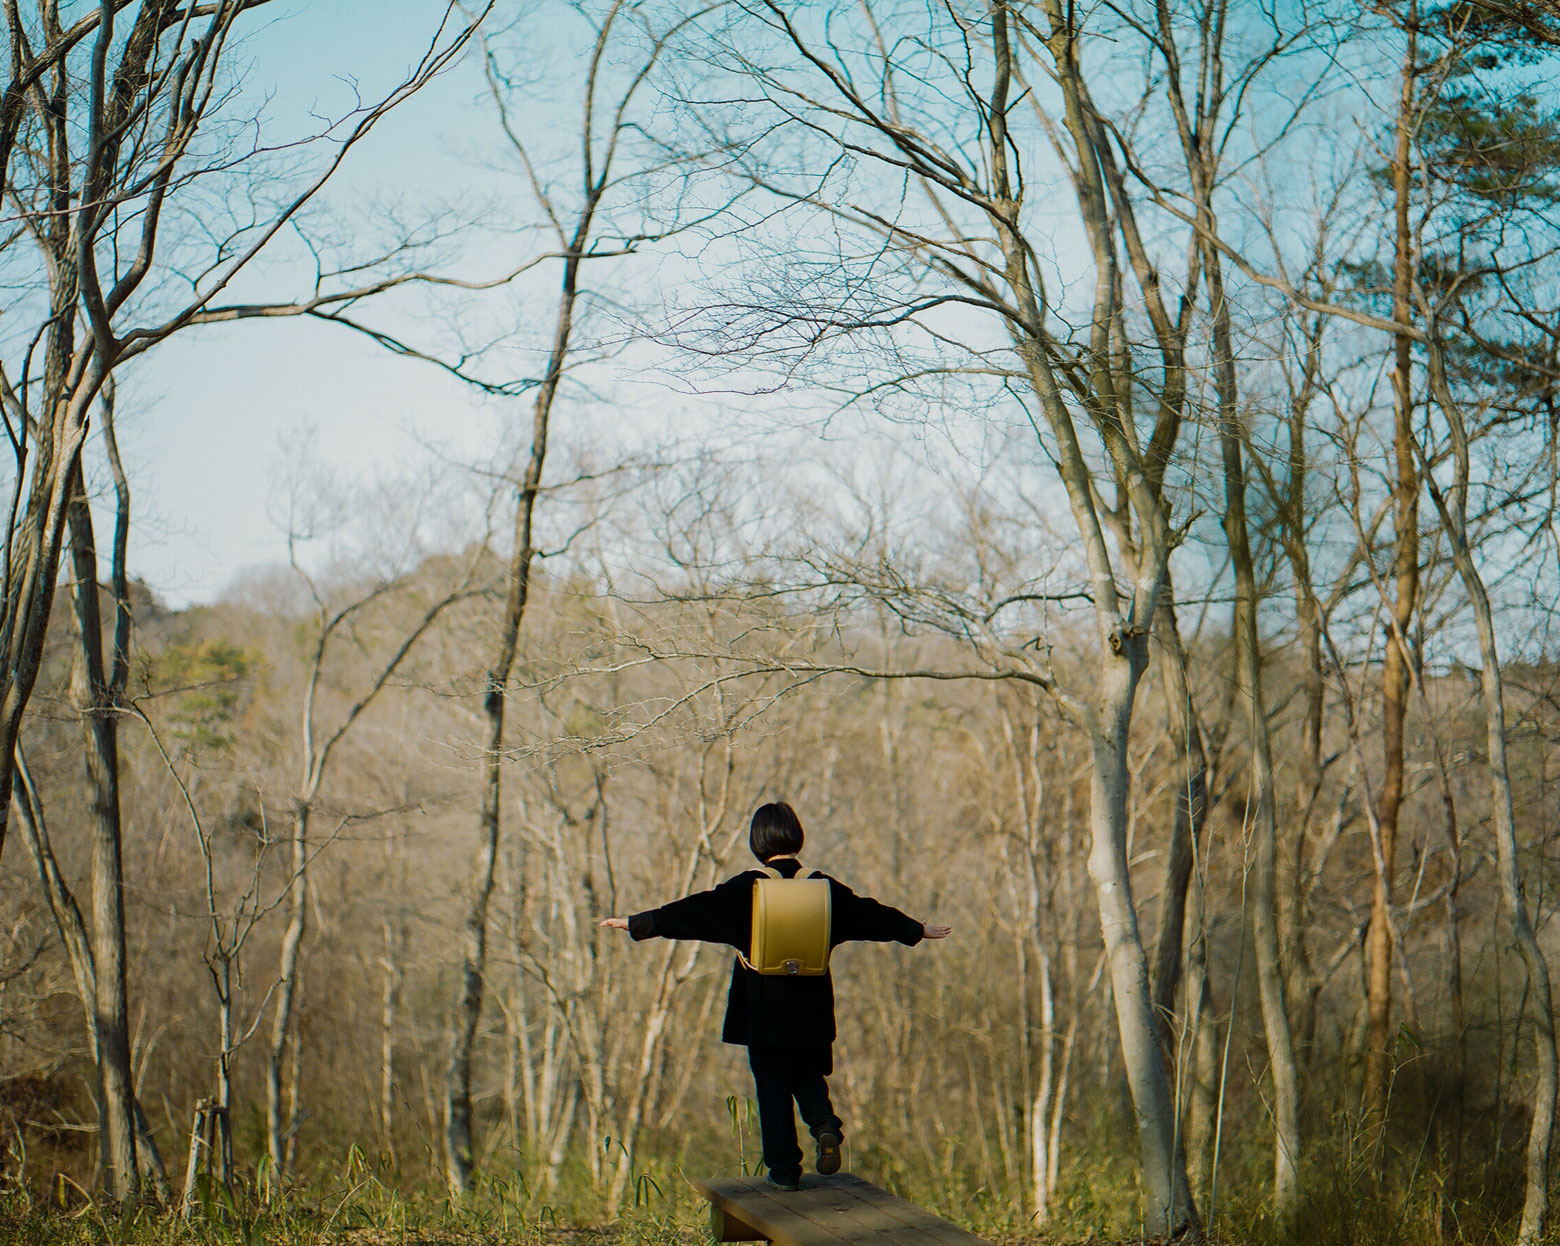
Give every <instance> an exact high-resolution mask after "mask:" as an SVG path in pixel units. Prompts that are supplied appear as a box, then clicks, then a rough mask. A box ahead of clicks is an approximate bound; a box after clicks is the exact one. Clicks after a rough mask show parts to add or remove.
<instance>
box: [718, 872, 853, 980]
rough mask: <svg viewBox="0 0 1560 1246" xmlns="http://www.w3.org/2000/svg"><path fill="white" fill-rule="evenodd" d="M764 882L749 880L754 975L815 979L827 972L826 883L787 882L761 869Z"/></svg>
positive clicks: (799, 874) (798, 879)
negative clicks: (751, 893)
mask: <svg viewBox="0 0 1560 1246" xmlns="http://www.w3.org/2000/svg"><path fill="white" fill-rule="evenodd" d="M763 869H764V873H766V874H768V875H769V877H768V878H759V879H755V880H754V881H753V937H752V940H751V941H750V943H749V944H748V955H747V956H742V955H741V953H738V956H739V957H740V958H741V961H742V963H743V964H744V965H746V966H747V967H748V968H749V969H751V970H753V972H754V973H761V974H765V975H799V976H802V977H818V976H820V975H821V974H826V973H828V972H829V934H830V930H831V925H830V919H831V911H830V909H831V904H832V897H831V895H830V893H829V880H828V879H827V878H803V877H802V872H801V871H800V870H798V871H797V873H796V877H795V878H786V877H785V875H783V874H781V873H780V871H779V870H777V869H773V868H771V867H770V866H767V865H766V866H764V867H763Z"/></svg>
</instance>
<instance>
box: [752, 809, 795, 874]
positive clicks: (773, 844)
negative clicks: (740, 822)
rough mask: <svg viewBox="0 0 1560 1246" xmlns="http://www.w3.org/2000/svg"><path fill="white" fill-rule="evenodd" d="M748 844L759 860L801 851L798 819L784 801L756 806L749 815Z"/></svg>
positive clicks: (793, 810)
mask: <svg viewBox="0 0 1560 1246" xmlns="http://www.w3.org/2000/svg"><path fill="white" fill-rule="evenodd" d="M748 845H749V846H750V847H751V848H752V849H753V855H754V856H755V857H757V858H758V859H759V860H760V861H767V860H769V859H770V858H771V857H783V856H785V855H786V854H787V853H791V852H800V851H801V850H802V820H801V819H800V818H799V817H797V816H796V810H795V809H792V808H791V806H790V805H788V804H786V803H785V801H783V800H779V801H775V802H774V803H773V804H769V805H760V806H759V807H758V809H757V811H756V812H755V813H754V814H753V826H752V829H751V830H749V831H748Z"/></svg>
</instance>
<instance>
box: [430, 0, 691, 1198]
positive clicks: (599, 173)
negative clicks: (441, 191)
mask: <svg viewBox="0 0 1560 1246" xmlns="http://www.w3.org/2000/svg"><path fill="white" fill-rule="evenodd" d="M651 20H652V19H651V18H649V17H647V16H646V15H644V14H640V13H637V12H635V11H634V10H633V9H632V8H631V7H630V6H628V5H626V4H625V3H623V0H611V3H609V4H608V5H607V6H606V7H605V9H604V10H603V11H602V12H601V14H600V16H599V17H593V16H590V15H587V16H586V21H587V22H588V23H589V24H590V27H591V30H592V33H593V38H592V42H591V45H590V50H589V52H588V54H587V59H586V68H585V73H584V76H583V79H582V81H581V83H580V91H579V104H578V106H579V131H578V143H579V149H578V152H577V154H576V156H575V158H574V160H571V161H570V164H571V172H572V177H573V179H575V180H576V181H577V185H576V186H574V187H571V188H570V190H569V191H564V190H562V189H561V188H559V189H554V188H549V186H548V184H547V182H546V181H545V170H544V169H543V168H542V166H541V162H540V156H539V155H538V153H537V151H536V147H537V143H536V140H535V138H534V137H533V136H531V135H530V134H529V133H528V132H527V125H526V123H525V121H524V120H523V119H522V117H521V116H519V115H517V114H516V112H515V111H514V110H515V108H516V107H517V103H518V101H517V86H516V83H515V82H514V81H512V80H511V79H510V78H509V77H507V76H506V70H505V68H504V67H503V64H502V62H501V59H500V54H499V52H498V50H497V49H496V46H495V43H494V41H493V39H491V38H489V39H488V40H486V41H485V43H484V54H485V65H486V69H487V77H488V85H489V88H490V97H491V99H492V101H493V104H494V107H495V108H496V109H497V112H498V117H499V122H500V126H501V128H502V131H503V134H504V137H505V140H506V144H507V148H508V150H509V151H510V153H511V154H513V156H514V157H515V159H516V161H517V162H518V164H519V165H520V168H521V169H522V170H523V171H524V173H525V176H526V178H527V180H528V181H529V184H530V189H531V191H532V192H533V193H534V195H535V197H536V200H537V203H538V205H539V207H540V209H541V212H542V215H543V217H544V218H545V222H546V227H547V229H548V231H549V232H550V233H551V234H552V236H553V237H554V238H555V239H556V242H557V246H558V250H557V252H556V253H553V254H551V255H549V256H547V257H545V258H548V259H551V260H556V261H558V263H559V274H558V288H557V301H556V303H555V305H554V314H553V330H552V342H551V345H550V347H549V349H548V351H547V355H546V359H545V362H544V364H543V368H542V372H541V376H540V378H539V379H538V380H537V381H536V382H535V392H534V394H533V396H532V398H531V403H530V415H531V437H530V446H529V452H528V453H527V454H526V455H525V457H524V466H523V468H522V470H521V472H520V477H519V480H518V481H517V482H516V493H517V497H516V504H515V515H514V525H513V536H512V544H511V546H510V551H509V565H508V572H507V574H506V576H505V583H506V590H505V592H506V599H505V606H504V614H503V617H502V620H501V622H500V625H499V630H498V635H497V638H496V642H495V646H494V651H493V656H492V659H491V661H490V662H489V664H488V670H487V676H486V680H485V690H484V693H483V702H482V707H483V714H484V717H485V720H486V733H487V738H486V741H485V744H484V747H483V751H482V803H481V809H480V812H479V816H478V835H477V853H476V859H475V863H474V867H473V872H472V879H471V885H470V899H469V903H468V906H467V912H466V918H465V926H464V942H463V946H462V951H461V968H460V991H459V997H458V999H457V1001H456V1006H455V1011H454V1015H453V1019H452V1026H451V1031H452V1035H451V1051H450V1065H449V1071H448V1074H447V1076H446V1088H445V1115H446V1123H445V1134H444V1158H445V1169H446V1175H447V1179H448V1182H449V1187H450V1189H451V1191H452V1192H453V1193H455V1194H457V1195H459V1194H462V1193H464V1192H465V1190H466V1188H467V1186H468V1184H469V1182H470V1180H471V1174H472V1167H473V1150H472V1147H473V1141H472V1106H471V1071H472V1059H473V1048H474V1045H475V1042H476V1036H477V1029H478V1026H479V1024H480V1021H481V1016H482V1003H483V996H484V992H485V986H484V974H485V973H486V965H487V938H488V908H489V905H490V903H491V899H492V895H493V883H494V870H495V865H496V862H497V860H498V852H499V842H500V829H501V821H502V794H503V766H504V756H505V747H504V716H505V712H506V708H507V705H508V699H509V685H510V681H511V678H512V676H513V673H514V665H515V656H516V654H517V652H518V650H519V642H520V631H521V627H522V625H523V623H524V621H525V612H526V607H527V605H528V603H529V601H530V596H531V572H532V564H533V562H534V561H535V559H536V556H537V552H538V550H537V544H536V535H535V514H536V503H537V499H538V497H539V496H540V494H541V492H542V475H543V471H544V470H545V467H546V462H547V450H548V436H549V427H550V423H551V420H552V416H553V407H554V403H555V401H556V400H557V397H558V393H559V388H560V386H561V385H562V383H563V381H564V378H565V374H566V373H567V371H568V370H569V369H570V367H571V366H573V365H574V364H575V363H577V362H578V360H577V358H576V354H577V344H576V342H575V340H574V339H575V331H576V316H577V308H578V306H579V303H580V300H581V298H582V296H584V295H585V292H586V291H585V287H584V286H583V285H582V282H583V280H584V274H585V271H586V269H587V266H590V267H595V266H596V265H597V264H598V263H599V261H602V260H608V259H612V258H618V257H621V256H624V255H626V254H629V253H631V252H633V251H634V250H635V248H637V247H638V246H640V245H641V244H643V243H645V242H647V241H649V240H651V239H652V238H654V237H655V236H656V235H658V234H661V233H664V232H666V229H665V226H664V225H656V224H653V223H651V222H649V221H648V220H647V221H645V222H642V223H639V224H637V225H635V226H633V227H632V228H630V229H629V230H627V231H625V230H622V229H621V228H620V227H618V226H617V225H616V223H615V222H614V221H612V220H611V216H612V213H613V210H614V208H616V207H617V206H618V204H617V203H616V202H615V200H616V199H618V198H621V197H622V196H623V193H624V191H625V189H626V187H627V186H628V185H629V184H631V182H632V180H633V179H634V178H636V177H638V178H640V179H643V178H645V177H646V175H647V174H649V173H651V172H653V171H657V170H656V167H655V165H653V164H647V163H646V162H645V161H644V160H643V159H640V161H639V163H637V164H636V165H635V166H634V167H633V168H631V169H630V171H629V172H628V173H627V174H625V173H623V172H622V170H621V169H620V168H619V167H618V166H619V165H620V164H621V163H622V159H621V152H622V150H623V148H624V147H626V146H628V145H629V144H631V143H633V142H634V140H636V139H637V138H639V137H640V136H641V134H642V132H643V130H644V122H643V120H642V117H641V112H642V111H643V110H642V108H641V102H640V101H641V96H642V95H644V94H645V93H646V92H647V90H648V88H647V85H646V84H647V82H648V80H649V78H650V75H651V73H652V71H653V70H654V68H655V66H656V63H657V61H658V60H659V59H660V58H661V55H662V53H663V52H664V51H665V49H666V47H667V44H668V41H669V40H670V39H671V38H672V37H673V36H674V35H675V34H677V33H678V32H679V31H680V30H681V28H682V27H683V25H684V24H685V23H686V22H687V21H689V20H692V19H691V18H681V19H678V18H675V17H674V19H673V20H671V21H670V22H669V24H668V27H667V28H666V29H664V30H657V29H655V28H654V27H653V26H652V25H650V22H651ZM620 48H627V49H629V53H630V54H629V59H628V62H627V65H626V66H620V65H618V64H616V63H615V57H616V54H617V53H618V51H619V49H620ZM571 192H572V193H571Z"/></svg>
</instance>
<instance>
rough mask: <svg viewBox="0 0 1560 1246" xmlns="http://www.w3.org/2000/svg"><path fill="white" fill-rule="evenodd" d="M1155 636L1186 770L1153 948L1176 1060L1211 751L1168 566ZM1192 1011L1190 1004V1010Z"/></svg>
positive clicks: (1157, 1014)
mask: <svg viewBox="0 0 1560 1246" xmlns="http://www.w3.org/2000/svg"><path fill="white" fill-rule="evenodd" d="M1154 640H1155V645H1156V650H1157V653H1158V657H1159V672H1160V681H1161V683H1162V684H1163V686H1164V697H1165V715H1166V722H1167V725H1168V731H1169V735H1170V744H1171V747H1172V748H1174V750H1175V755H1176V761H1177V763H1178V764H1179V766H1180V770H1181V776H1182V777H1181V781H1180V782H1179V783H1178V784H1177V785H1176V789H1175V810H1174V813H1173V815H1172V821H1171V824H1170V852H1169V855H1168V857H1167V860H1166V865H1165V883H1164V898H1163V900H1162V901H1161V902H1160V918H1159V939H1158V943H1157V945H1156V949H1155V954H1154V1020H1155V1023H1156V1024H1157V1026H1158V1028H1159V1041H1160V1045H1161V1046H1162V1047H1163V1048H1164V1050H1165V1056H1166V1059H1167V1060H1170V1061H1172V1062H1173V1061H1175V1059H1176V1052H1177V1048H1178V1044H1177V1042H1176V1036H1175V1033H1174V1029H1173V1026H1172V1024H1171V1023H1172V1020H1173V1018H1174V1016H1175V997H1176V992H1177V991H1178V990H1179V988H1180V984H1181V974H1182V967H1183V964H1184V961H1185V941H1186V895H1187V889H1188V887H1189V885H1190V883H1191V880H1192V868H1193V866H1194V864H1195V863H1196V859H1197V853H1198V848H1199V845H1200V842H1201V839H1202V828H1203V822H1204V821H1205V820H1206V818H1207V815H1208V757H1207V754H1206V752H1205V751H1204V749H1203V738H1202V727H1201V724H1200V723H1199V722H1198V720H1197V707H1196V706H1195V705H1194V704H1192V690H1191V685H1190V684H1189V683H1188V681H1187V678H1186V653H1185V650H1184V648H1183V647H1182V644H1181V633H1180V628H1179V626H1178V625H1177V622H1176V617H1175V591H1174V587H1173V583H1172V580H1171V576H1170V573H1169V570H1168V569H1167V570H1166V572H1165V583H1164V586H1163V587H1162V588H1161V589H1160V597H1159V602H1158V605H1157V606H1156V607H1155V611H1154ZM1187 1011H1188V1012H1190V1011H1191V1010H1190V1008H1188V1010H1187Z"/></svg>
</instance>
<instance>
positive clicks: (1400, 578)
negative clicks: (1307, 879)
mask: <svg viewBox="0 0 1560 1246" xmlns="http://www.w3.org/2000/svg"><path fill="white" fill-rule="evenodd" d="M1417 19H1418V5H1417V4H1416V3H1410V5H1409V13H1408V19H1407V22H1406V23H1405V39H1406V50H1405V52H1404V57H1403V74H1402V90H1401V94H1400V97H1399V101H1398V121H1397V145H1396V148H1395V150H1394V152H1393V156H1392V190H1393V198H1394V209H1395V213H1394V215H1395V224H1396V230H1395V234H1394V249H1393V278H1392V317H1393V319H1394V320H1395V321H1396V322H1397V323H1399V324H1408V323H1410V322H1411V321H1412V319H1413V315H1414V306H1413V300H1412V281H1413V277H1414V272H1413V264H1414V255H1413V234H1412V232H1411V230H1410V227H1409V198H1410V193H1411V191H1412V169H1411V160H1412V156H1413V149H1412V144H1413V132H1414V129H1415V119H1414V88H1415V76H1416V73H1417V60H1416V58H1417V56H1418V43H1417V39H1416V35H1415V30H1416V27H1417V24H1418V21H1417ZM1412 347H1413V341H1412V339H1411V338H1410V337H1409V336H1408V334H1406V333H1399V334H1397V335H1396V337H1395V338H1394V340H1393V369H1392V405H1393V416H1394V432H1393V454H1394V457H1395V460H1396V466H1397V482H1396V485H1395V487H1394V496H1395V517H1396V518H1395V528H1396V531H1395V533H1394V544H1395V554H1394V562H1393V567H1394V572H1393V574H1394V580H1395V588H1394V592H1395V600H1394V601H1393V602H1392V630H1391V633H1390V634H1389V635H1388V637H1387V645H1386V656H1385V660H1384V661H1383V663H1382V671H1381V714H1382V724H1381V744H1382V759H1383V771H1382V780H1381V791H1380V792H1379V793H1378V795H1377V800H1376V822H1377V825H1378V827H1379V828H1380V832H1379V834H1380V842H1379V843H1378V845H1377V846H1376V857H1377V860H1376V882H1375V887H1374V890H1373V892H1372V895H1371V910H1370V928H1369V931H1368V933H1367V935H1366V945H1365V959H1366V966H1367V968H1366V1000H1367V1016H1368V1020H1367V1023H1366V1033H1365V1075H1364V1086H1363V1094H1362V1106H1363V1113H1364V1119H1365V1124H1366V1128H1367V1129H1369V1130H1379V1129H1380V1128H1381V1127H1382V1126H1383V1125H1384V1124H1385V1121H1386V1111H1387V1093H1388V1083H1389V1081H1390V1078H1391V1066H1392V1037H1393V1030H1392V893H1393V874H1394V871H1395V870H1396V867H1397V843H1398V838H1399V829H1400V828H1399V825H1398V822H1399V815H1400V812H1401V809H1402V804H1403V726H1404V719H1405V716H1406V713H1407V709H1408V688H1409V682H1408V681H1409V678H1410V673H1411V670H1412V664H1411V662H1410V658H1409V653H1408V637H1409V631H1410V628H1411V627H1412V626H1413V621H1414V612H1415V609H1416V608H1417V605H1418V596H1419V473H1418V469H1417V466H1416V464H1415V461H1414V451H1415V444H1416V443H1415V441H1414V429H1413V389H1412V385H1413V355H1412Z"/></svg>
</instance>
